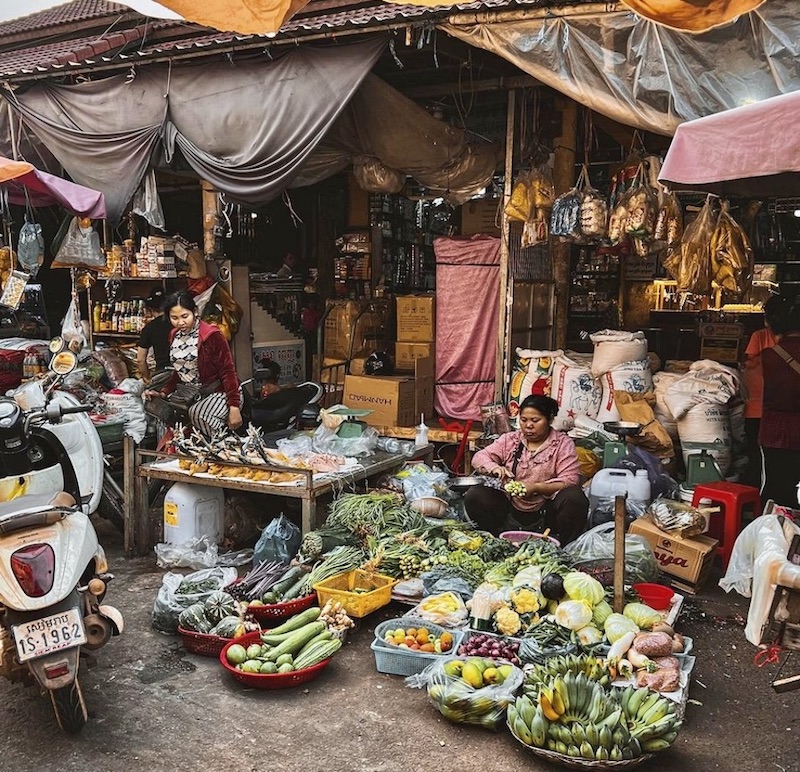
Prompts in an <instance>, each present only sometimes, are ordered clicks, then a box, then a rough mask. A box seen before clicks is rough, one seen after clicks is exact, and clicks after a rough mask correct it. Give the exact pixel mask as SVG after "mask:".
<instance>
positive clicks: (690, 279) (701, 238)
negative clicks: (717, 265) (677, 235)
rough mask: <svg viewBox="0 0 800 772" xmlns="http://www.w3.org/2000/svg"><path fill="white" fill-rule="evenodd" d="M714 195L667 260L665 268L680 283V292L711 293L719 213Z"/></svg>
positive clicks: (688, 226)
mask: <svg viewBox="0 0 800 772" xmlns="http://www.w3.org/2000/svg"><path fill="white" fill-rule="evenodd" d="M712 201H713V199H712V198H711V196H708V197H707V198H706V202H705V204H704V205H703V208H702V209H701V210H700V213H699V214H698V215H697V217H696V218H695V219H694V220H693V221H692V222H691V223H689V225H687V226H686V230H685V231H684V232H683V238H682V239H681V243H680V245H679V246H678V247H677V248H676V249H675V250H674V251H673V252H672V253H671V254H670V255H669V256H668V257H667V259H666V260H664V268H666V269H667V271H669V273H670V275H671V276H672V278H673V279H675V281H677V283H678V292H694V293H695V294H698V295H708V294H710V292H711V239H712V237H713V236H714V231H715V230H716V227H717V221H718V219H719V212H718V211H717V209H716V207H715V206H714V205H713V203H712Z"/></svg>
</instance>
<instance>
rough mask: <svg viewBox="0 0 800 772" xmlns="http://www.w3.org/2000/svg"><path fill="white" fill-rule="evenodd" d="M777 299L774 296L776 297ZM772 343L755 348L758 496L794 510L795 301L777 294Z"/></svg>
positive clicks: (797, 415)
mask: <svg viewBox="0 0 800 772" xmlns="http://www.w3.org/2000/svg"><path fill="white" fill-rule="evenodd" d="M776 300H777V298H776ZM772 329H773V331H774V332H775V334H776V335H777V337H778V343H777V344H776V345H775V346H773V347H772V348H768V349H765V350H764V351H762V352H761V365H762V369H763V372H764V404H763V411H762V416H761V427H760V430H759V434H758V441H759V444H760V445H761V459H762V464H763V468H762V483H761V497H762V499H763V500H764V501H766V500H767V499H772V500H773V501H774V502H775V503H776V504H780V505H781V506H785V507H792V508H797V505H798V496H797V494H798V491H797V486H798V483H800V302H798V299H797V298H786V297H781V298H780V303H779V304H778V308H777V309H776V312H775V319H774V321H773V322H772Z"/></svg>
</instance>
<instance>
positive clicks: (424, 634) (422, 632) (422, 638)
mask: <svg viewBox="0 0 800 772" xmlns="http://www.w3.org/2000/svg"><path fill="white" fill-rule="evenodd" d="M428 640H429V635H428V631H427V630H426V629H425V628H424V627H420V628H419V630H417V643H427V642H428Z"/></svg>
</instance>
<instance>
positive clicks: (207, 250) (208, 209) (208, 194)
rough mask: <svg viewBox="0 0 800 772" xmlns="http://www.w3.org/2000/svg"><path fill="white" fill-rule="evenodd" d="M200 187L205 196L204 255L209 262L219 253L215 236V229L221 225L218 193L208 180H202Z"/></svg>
mask: <svg viewBox="0 0 800 772" xmlns="http://www.w3.org/2000/svg"><path fill="white" fill-rule="evenodd" d="M200 187H201V189H202V195H203V254H204V255H205V258H206V260H209V259H211V258H213V257H214V256H215V255H216V253H217V237H216V236H215V235H214V228H215V227H216V226H217V224H218V223H219V210H218V207H217V191H216V190H215V189H214V186H213V185H212V184H211V183H210V182H207V181H206V180H200Z"/></svg>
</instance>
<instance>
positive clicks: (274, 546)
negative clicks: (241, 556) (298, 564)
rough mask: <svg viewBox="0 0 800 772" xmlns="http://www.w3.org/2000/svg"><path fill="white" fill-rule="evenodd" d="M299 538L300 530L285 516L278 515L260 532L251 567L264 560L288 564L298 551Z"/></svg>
mask: <svg viewBox="0 0 800 772" xmlns="http://www.w3.org/2000/svg"><path fill="white" fill-rule="evenodd" d="M301 538H302V534H301V533H300V529H299V528H298V527H297V526H296V525H295V524H294V523H293V522H292V521H291V520H289V518H288V517H286V515H284V514H281V515H279V516H278V517H276V518H275V519H274V520H271V521H270V522H269V523H267V527H266V528H264V530H263V531H262V532H261V538H259V540H258V543H257V544H256V549H255V554H254V555H253V565H254V566H257V565H258V564H259V563H262V562H264V561H265V560H280V561H282V562H284V563H289V562H290V561H291V559H292V558H293V557H294V556H295V555H296V554H297V550H299V549H300V540H301Z"/></svg>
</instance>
